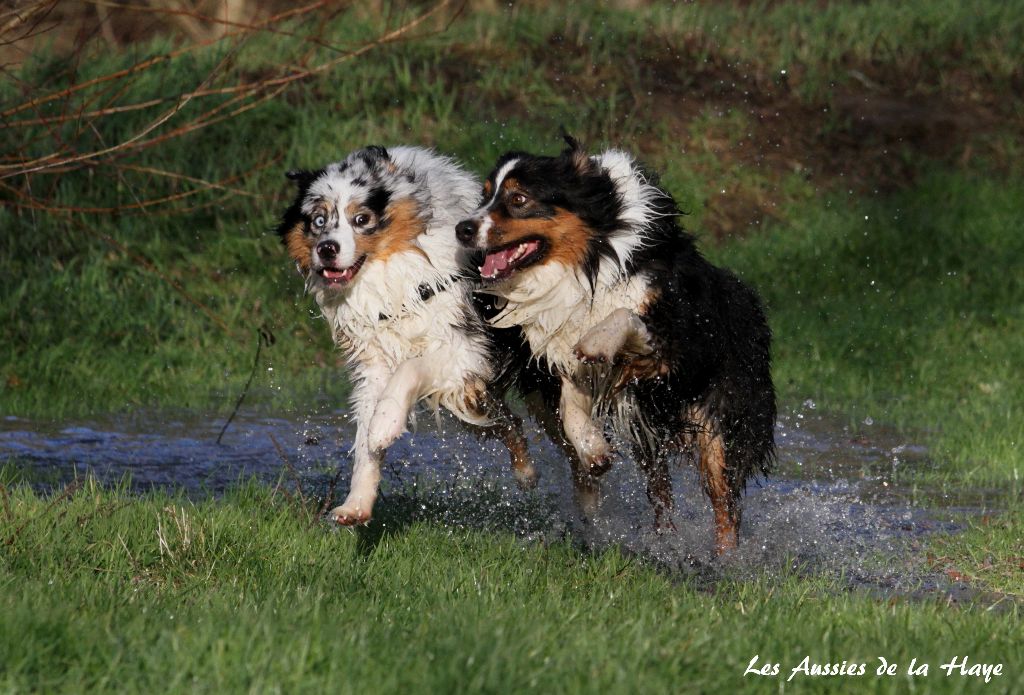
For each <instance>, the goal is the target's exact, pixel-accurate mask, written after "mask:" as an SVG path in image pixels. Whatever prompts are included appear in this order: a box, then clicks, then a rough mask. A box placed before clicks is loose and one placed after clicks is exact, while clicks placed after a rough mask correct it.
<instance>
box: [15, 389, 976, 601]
mask: <svg viewBox="0 0 1024 695" xmlns="http://www.w3.org/2000/svg"><path fill="white" fill-rule="evenodd" d="M222 426H223V420H219V419H203V418H199V417H196V416H194V415H188V416H182V417H177V418H175V417H168V416H167V415H161V416H159V417H156V416H153V415H147V414H139V415H136V416H132V417H122V418H119V419H116V420H96V421H92V422H89V423H79V424H75V425H68V424H62V425H45V424H41V423H38V422H32V421H28V420H23V419H19V418H11V417H9V418H5V419H4V420H3V421H2V422H0V461H3V460H5V459H6V460H11V461H13V462H15V464H16V465H17V467H18V468H20V469H21V470H22V471H23V472H24V473H25V477H26V478H27V479H29V480H31V481H33V483H34V484H36V485H37V486H38V487H40V488H44V489H45V488H50V487H53V486H55V485H60V484H62V483H65V482H67V481H70V480H72V479H74V478H75V476H81V475H83V474H84V473H86V472H87V471H89V472H92V473H93V474H94V475H96V476H97V477H99V478H100V479H101V480H103V481H106V482H111V483H112V482H117V481H119V480H121V479H122V478H124V477H125V476H129V477H130V480H131V485H132V487H133V488H135V489H138V490H145V489H149V488H152V487H159V488H167V489H184V490H185V491H187V492H188V493H189V494H191V495H204V494H217V493H219V492H221V491H223V490H224V489H226V488H227V487H230V486H231V485H232V484H234V483H237V482H238V481H240V480H245V479H247V478H250V477H254V476H255V477H257V478H260V479H263V480H268V481H276V480H279V479H282V477H283V478H284V479H285V480H286V483H287V484H288V485H290V486H293V487H294V486H300V485H301V486H302V487H303V489H304V491H305V494H306V495H307V496H322V495H324V494H326V491H327V489H328V487H329V481H330V480H331V478H333V477H334V475H335V472H336V471H339V470H340V471H341V482H340V484H339V486H338V495H339V496H343V495H344V491H345V489H346V487H347V479H348V472H349V466H350V458H349V456H348V453H347V450H348V447H349V445H350V443H351V440H352V436H353V426H352V423H351V422H350V421H349V420H348V419H347V417H346V416H345V415H344V414H343V413H340V412H332V413H326V414H318V415H315V416H311V417H309V418H307V419H306V420H304V421H295V420H289V419H280V418H270V417H265V416H259V415H256V414H252V413H250V414H244V413H243V414H241V415H239V417H238V418H237V419H236V420H235V421H234V422H233V423H232V425H231V427H230V428H229V429H228V431H227V433H226V434H225V436H224V438H223V443H222V444H217V443H216V440H217V436H218V433H219V432H220V429H221V427H222ZM859 430H860V431H859V432H858V433H857V434H851V433H850V432H849V431H847V429H846V428H844V427H843V426H841V425H839V424H837V423H836V422H835V421H832V420H830V419H828V418H826V417H823V416H821V415H819V414H818V413H816V412H815V411H814V410H813V409H811V408H804V409H802V410H801V411H798V412H793V413H789V414H786V415H783V416H782V417H780V420H779V423H778V428H777V431H776V436H777V442H778V448H779V466H778V471H777V472H776V474H775V475H773V476H772V477H771V478H770V479H769V480H767V481H762V482H760V484H753V485H751V486H750V488H749V489H748V491H747V495H746V497H745V500H744V516H743V529H742V535H741V545H740V548H739V550H738V551H737V552H736V553H734V554H733V555H732V556H731V557H730V558H729V559H727V560H725V561H719V560H713V554H712V526H711V509H710V505H709V504H708V503H707V501H706V500H705V498H704V496H703V494H702V493H701V491H700V487H699V484H698V481H697V475H696V473H695V471H694V470H693V469H692V467H688V466H678V467H676V470H675V471H674V479H673V485H674V489H675V493H676V510H675V512H674V513H675V518H674V522H675V525H676V528H677V531H676V532H673V533H668V534H661V535H659V534H657V533H655V532H654V530H653V514H652V513H651V511H650V508H649V505H648V503H647V499H646V495H645V494H644V491H643V490H644V484H643V480H642V478H641V477H640V475H639V473H638V471H637V470H636V467H635V466H634V465H633V463H632V462H631V461H630V460H628V459H627V460H620V461H618V462H617V463H616V465H615V466H614V467H613V468H612V470H611V471H610V472H609V473H608V474H607V475H606V476H605V477H604V478H603V479H602V499H601V504H600V509H599V511H598V514H597V516H596V518H595V519H593V520H591V521H589V522H585V521H583V520H582V518H581V516H580V514H579V512H578V510H577V508H576V505H575V504H574V501H573V493H572V485H571V482H570V478H569V472H568V465H567V463H566V462H565V460H564V458H563V457H562V456H561V454H560V452H559V451H558V450H557V449H556V448H555V447H554V445H552V444H551V443H550V442H549V441H548V440H547V438H546V437H545V436H544V435H542V434H541V433H540V432H539V431H531V432H530V440H531V450H532V453H533V456H534V458H535V460H536V462H537V468H538V470H539V471H540V473H541V481H540V485H539V486H538V488H537V489H536V490H535V491H532V492H528V493H524V492H521V491H519V490H518V489H517V488H516V486H515V484H514V483H513V480H512V476H511V473H510V471H509V468H508V455H507V453H506V452H505V451H504V450H503V449H502V447H501V446H500V445H499V444H498V443H497V442H493V441H480V440H477V439H475V438H473V437H472V436H469V435H466V434H465V433H463V432H462V431H461V430H460V429H459V427H458V426H457V425H456V424H454V423H453V422H452V421H451V420H450V419H443V420H442V421H441V422H436V421H435V420H434V418H433V416H431V415H421V416H420V422H419V427H418V428H417V431H416V432H415V433H413V434H409V435H406V436H404V437H403V438H402V439H401V440H400V441H399V442H398V443H397V444H395V446H393V447H392V449H391V450H390V451H389V452H388V460H387V463H386V464H385V470H384V485H383V491H384V497H383V499H382V500H381V501H380V502H379V503H378V508H377V514H376V519H375V521H374V523H375V524H377V525H378V529H380V527H381V526H387V525H389V524H390V525H391V528H394V526H395V525H396V524H399V523H408V521H409V519H415V518H431V519H440V520H441V521H442V522H443V523H448V524H451V525H457V526H470V527H486V528H504V529H509V530H512V531H514V532H516V533H518V534H519V535H521V536H524V537H527V538H531V539H538V540H554V539H561V538H565V537H570V538H572V539H573V540H574V541H576V542H579V543H582V544H584V545H586V546H588V547H590V548H601V547H606V546H608V545H612V544H617V545H619V546H620V547H622V548H623V549H624V550H625V551H626V552H628V553H631V554H634V555H636V556H638V557H641V558H643V559H645V560H650V561H653V562H656V563H657V564H659V565H660V566H663V567H666V568H670V569H672V570H674V571H678V572H682V573H683V574H686V575H688V576H692V577H695V578H697V579H698V580H700V579H707V580H710V581H714V580H715V579H717V578H719V577H722V576H733V577H735V576H746V575H754V574H756V573H760V572H762V571H763V570H764V569H765V568H769V569H772V568H783V567H789V568H793V569H796V570H797V571H805V570H811V571H824V572H827V573H835V574H836V575H837V576H842V577H843V578H844V579H845V580H846V581H848V582H849V583H850V584H851V585H855V586H860V587H865V588H867V589H869V590H872V591H878V592H881V593H883V594H885V595H914V596H917V595H926V596H939V597H944V598H948V599H949V600H956V601H962V600H978V599H981V600H985V599H987V598H988V597H985V596H981V597H978V596H975V595H974V594H973V593H972V592H971V591H970V590H969V589H968V588H965V587H963V586H962V585H958V584H956V583H953V582H950V581H948V580H945V579H944V578H943V577H942V576H940V575H937V574H936V573H935V572H934V571H933V570H931V569H930V568H928V567H927V563H926V562H925V561H924V559H923V553H921V552H917V551H918V550H920V548H921V542H922V540H923V539H924V538H925V537H926V536H928V535H929V534H932V533H936V532H955V531H958V530H960V529H962V528H963V525H964V521H965V519H966V518H967V517H968V516H969V515H971V514H979V513H983V512H985V511H988V510H989V509H990V508H991V499H990V497H989V495H987V494H985V491H983V490H982V491H975V492H972V493H971V494H969V495H968V494H959V493H958V495H957V498H956V499H955V500H954V501H952V502H951V500H950V499H949V498H947V497H945V496H943V495H942V494H941V493H940V492H939V491H936V490H928V489H922V488H921V487H920V486H919V485H917V484H914V483H913V480H914V478H915V473H917V472H919V471H921V470H923V469H927V468H928V467H930V466H931V465H932V463H931V462H930V460H929V457H928V452H927V450H926V449H925V448H924V447H922V446H920V445H918V444H915V443H913V442H907V441H902V440H900V439H899V438H898V437H896V436H895V435H894V434H893V433H891V432H888V431H886V430H885V429H883V428H881V427H879V426H875V425H871V426H865V427H863V428H859ZM286 470H288V471H289V473H287V474H286V473H285V471H286ZM904 481H909V482H904Z"/></svg>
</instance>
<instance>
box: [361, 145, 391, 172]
mask: <svg viewBox="0 0 1024 695" xmlns="http://www.w3.org/2000/svg"><path fill="white" fill-rule="evenodd" d="M360 156H361V157H362V159H363V162H365V163H366V166H368V167H370V168H371V169H373V168H377V170H378V171H387V172H390V173H392V174H393V173H395V171H396V170H397V169H398V167H396V166H395V163H394V162H393V161H391V153H390V152H388V150H387V148H386V147H384V146H383V145H367V146H366V147H364V148H363V151H362V152H361V153H360Z"/></svg>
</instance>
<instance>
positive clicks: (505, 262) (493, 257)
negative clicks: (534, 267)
mask: <svg viewBox="0 0 1024 695" xmlns="http://www.w3.org/2000/svg"><path fill="white" fill-rule="evenodd" d="M544 247H545V242H544V240H543V239H526V240H524V241H517V242H515V243H514V244H509V245H508V246H505V247H503V248H500V249H498V250H496V251H489V252H488V253H487V255H486V256H485V257H484V264H483V265H482V266H480V277H481V278H482V279H484V280H485V281H490V282H494V281H495V280H503V279H504V278H507V277H508V276H509V275H511V274H512V273H513V272H515V271H516V270H519V269H520V268H524V267H526V266H528V265H530V264H531V263H534V262H536V261H537V260H539V259H540V256H541V254H542V252H543V251H544Z"/></svg>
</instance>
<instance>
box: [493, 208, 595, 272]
mask: <svg viewBox="0 0 1024 695" xmlns="http://www.w3.org/2000/svg"><path fill="white" fill-rule="evenodd" d="M491 222H492V223H493V225H492V227H491V229H490V231H489V232H488V233H487V245H488V247H490V248H499V247H502V246H508V245H509V244H514V243H515V242H517V241H519V240H523V239H527V238H534V237H542V238H544V239H546V240H547V242H548V244H549V248H550V250H549V251H548V256H547V259H546V261H545V262H549V261H553V262H558V263H563V264H565V265H567V266H570V267H573V266H578V265H581V264H582V263H583V259H584V258H586V253H587V242H588V241H589V239H590V236H591V234H592V232H591V230H590V227H588V226H587V224H586V223H585V222H584V221H583V220H581V219H580V218H579V217H577V216H576V215H574V214H572V213H571V212H568V211H566V210H563V209H561V208H557V212H556V213H555V215H554V217H550V218H545V217H527V218H524V219H517V218H514V217H505V216H504V215H501V214H498V213H494V212H492V213H491Z"/></svg>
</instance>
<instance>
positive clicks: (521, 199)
mask: <svg viewBox="0 0 1024 695" xmlns="http://www.w3.org/2000/svg"><path fill="white" fill-rule="evenodd" d="M508 202H509V205H512V206H514V207H517V208H519V207H522V206H524V205H526V196H525V195H523V194H522V193H513V194H512V195H511V196H509V198H508Z"/></svg>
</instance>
